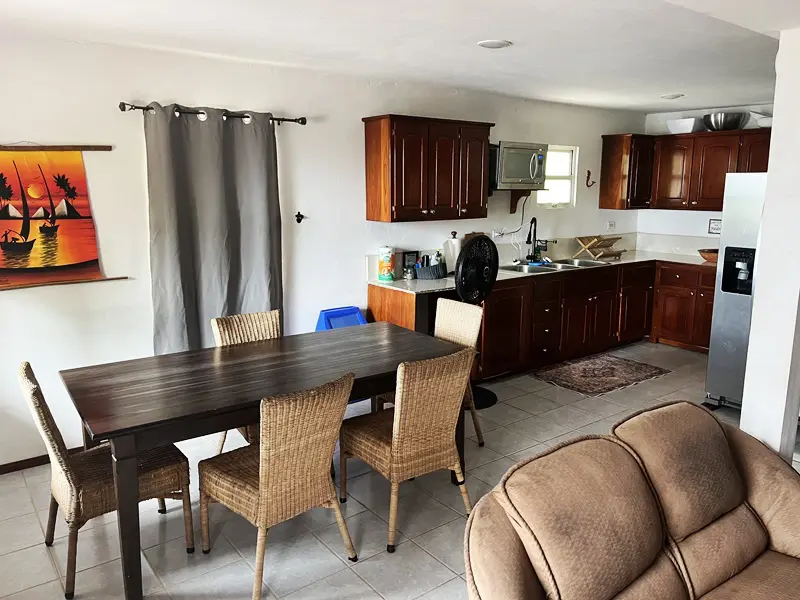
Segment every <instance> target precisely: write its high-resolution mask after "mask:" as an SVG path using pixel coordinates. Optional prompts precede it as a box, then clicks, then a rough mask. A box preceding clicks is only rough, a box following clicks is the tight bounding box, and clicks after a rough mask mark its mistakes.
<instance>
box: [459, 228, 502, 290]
mask: <svg viewBox="0 0 800 600" xmlns="http://www.w3.org/2000/svg"><path fill="white" fill-rule="evenodd" d="M498 267H499V259H498V255H497V246H495V244H494V242H493V241H492V240H491V239H489V238H488V237H487V236H485V235H479V236H475V237H473V238H470V239H469V240H467V242H466V243H465V244H464V247H463V248H462V250H461V253H460V254H459V255H458V260H457V261H456V269H455V278H456V293H457V294H458V296H459V298H461V300H462V301H463V302H467V303H469V304H480V303H481V302H483V301H484V300H485V299H486V297H487V296H488V295H489V292H490V291H491V289H492V286H494V282H495V281H496V280H497V270H498Z"/></svg>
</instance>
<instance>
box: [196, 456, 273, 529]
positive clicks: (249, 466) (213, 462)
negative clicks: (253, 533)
mask: <svg viewBox="0 0 800 600" xmlns="http://www.w3.org/2000/svg"><path fill="white" fill-rule="evenodd" d="M259 454H260V448H259V447H258V445H257V444H255V445H251V446H244V447H242V448H238V449H236V450H232V451H230V452H223V453H222V454H220V455H219V456H215V457H213V458H209V459H206V460H201V461H200V464H199V471H200V485H201V486H202V488H203V490H204V491H205V493H207V494H208V495H209V496H211V497H212V498H214V499H215V500H217V501H218V502H221V503H222V504H224V505H225V506H227V507H228V508H229V509H231V510H232V511H233V512H235V513H236V514H238V515H241V516H242V517H244V518H245V519H247V520H248V521H250V522H251V523H253V522H257V521H258V501H259V479H258V477H259V465H260V463H259Z"/></svg>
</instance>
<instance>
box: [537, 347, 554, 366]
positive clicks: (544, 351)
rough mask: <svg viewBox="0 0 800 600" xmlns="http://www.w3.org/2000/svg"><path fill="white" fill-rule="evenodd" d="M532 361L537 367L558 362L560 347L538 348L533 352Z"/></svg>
mask: <svg viewBox="0 0 800 600" xmlns="http://www.w3.org/2000/svg"><path fill="white" fill-rule="evenodd" d="M531 360H532V361H533V364H534V365H536V366H542V365H548V364H550V363H554V362H558V361H559V355H558V345H556V346H555V347H548V348H536V347H534V348H533V349H532V350H531Z"/></svg>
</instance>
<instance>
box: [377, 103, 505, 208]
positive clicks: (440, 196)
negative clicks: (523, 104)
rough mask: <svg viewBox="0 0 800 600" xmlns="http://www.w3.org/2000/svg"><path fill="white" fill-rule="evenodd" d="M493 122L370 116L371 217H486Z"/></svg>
mask: <svg viewBox="0 0 800 600" xmlns="http://www.w3.org/2000/svg"><path fill="white" fill-rule="evenodd" d="M492 126H493V124H492V123H473V122H469V121H450V120H446V119H428V118H424V117H410V116H402V115H382V116H379V117H367V118H365V119H364V141H365V159H366V190H367V220H369V221H383V222H397V221H427V220H434V219H436V220H444V219H457V218H482V217H486V215H487V208H486V197H487V195H488V189H489V187H488V173H489V130H490V128H491V127H492Z"/></svg>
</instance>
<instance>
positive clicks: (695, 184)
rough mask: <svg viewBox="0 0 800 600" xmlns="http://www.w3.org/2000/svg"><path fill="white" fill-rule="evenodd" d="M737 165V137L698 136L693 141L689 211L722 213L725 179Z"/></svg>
mask: <svg viewBox="0 0 800 600" xmlns="http://www.w3.org/2000/svg"><path fill="white" fill-rule="evenodd" d="M738 165H739V137H738V136H735V135H718V136H716V135H715V136H701V137H698V138H697V139H696V140H695V144H694V159H693V160H692V184H691V186H690V191H689V208H692V209H696V210H722V199H723V197H724V196H725V176H726V175H727V174H728V173H735V172H736V168H737V167H738Z"/></svg>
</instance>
